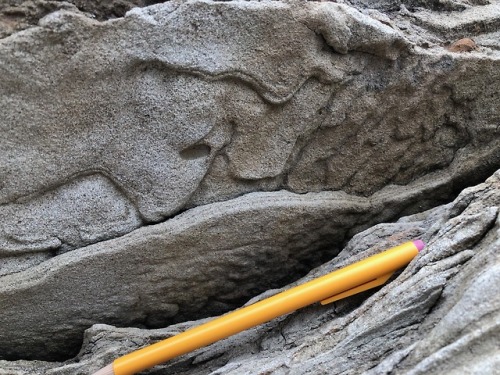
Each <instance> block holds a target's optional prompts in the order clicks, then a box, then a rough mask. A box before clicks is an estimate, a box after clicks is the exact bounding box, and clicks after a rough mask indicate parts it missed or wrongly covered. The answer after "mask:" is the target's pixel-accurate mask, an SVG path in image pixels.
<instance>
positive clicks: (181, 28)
mask: <svg viewBox="0 0 500 375" xmlns="http://www.w3.org/2000/svg"><path fill="white" fill-rule="evenodd" d="M10 3H12V4H11V6H13V7H18V8H19V7H21V8H22V7H24V8H26V9H30V11H33V13H29V17H28V15H26V19H25V20H24V21H26V22H25V23H23V22H24V21H23V20H22V17H18V18H20V19H21V21H23V22H21V21H19V20H18V21H19V22H20V23H18V24H15V25H14V26H13V28H12V29H9V30H10V31H9V30H7V29H8V28H7V29H5V28H4V29H2V28H3V26H2V22H4V21H5V18H2V17H4V15H5V14H7V13H8V12H7V13H5V7H3V8H1V7H0V29H2V30H7V31H5V32H4V31H2V32H4V34H3V35H7V34H11V35H10V36H7V37H4V38H3V39H0V71H1V75H0V105H1V107H2V111H0V131H1V137H0V215H1V216H0V217H1V219H0V327H2V328H1V329H0V358H3V359H10V360H17V359H33V360H41V359H43V360H58V361H60V360H65V359H68V358H70V357H72V356H75V355H76V354H77V352H78V350H79V349H80V347H81V343H82V339H83V333H84V331H85V330H86V329H87V328H89V327H91V326H93V328H91V329H90V330H89V331H87V336H86V340H87V341H86V342H85V344H84V347H83V349H82V351H81V352H80V355H79V356H78V357H77V358H78V360H79V361H80V362H79V363H77V362H74V361H73V362H68V363H65V364H61V363H59V362H54V363H52V364H51V363H48V362H40V361H33V362H19V363H17V364H16V363H13V362H12V363H11V362H7V361H4V362H1V363H0V374H2V372H1V371H4V374H11V373H14V374H20V373H30V371H31V372H32V373H33V372H34V373H37V374H38V373H40V372H43V371H45V372H47V373H50V372H51V371H52V372H53V373H54V374H58V373H61V374H64V373H68V374H69V373H78V371H80V373H87V372H88V371H89V368H92V369H94V368H95V367H98V366H100V365H101V364H103V363H104V362H105V361H107V360H110V359H111V357H113V356H115V355H117V354H119V353H122V352H125V351H128V350H132V349H133V348H135V347H137V346H140V345H142V344H144V343H146V342H147V341H148V340H152V339H155V338H159V337H162V336H164V335H165V334H168V333H167V332H169V330H159V331H141V330H137V329H132V328H127V327H138V328H148V329H151V328H157V327H165V326H166V325H168V324H171V323H177V322H182V321H185V320H189V319H198V318H202V317H206V316H210V315H216V314H220V313H222V312H224V311H227V310H229V309H232V308H234V307H236V306H238V305H240V304H241V303H243V302H244V301H246V300H248V298H250V297H251V296H254V295H256V294H258V293H260V292H262V291H264V290H267V289H269V288H274V287H279V286H281V285H283V284H285V283H287V282H290V281H291V280H294V279H296V278H298V277H300V276H302V275H304V273H305V272H307V271H308V270H309V269H310V268H311V267H314V266H317V265H319V264H320V263H322V262H323V261H325V259H330V258H331V257H333V256H335V255H336V254H337V253H338V252H339V251H340V250H341V249H342V248H343V247H344V245H345V243H346V241H347V240H348V239H350V238H351V237H352V236H353V235H355V234H356V233H359V232H361V231H363V230H365V229H367V228H370V227H371V226H373V225H375V224H377V223H380V222H389V221H394V220H396V219H397V218H399V217H401V216H402V215H407V214H409V213H415V212H421V211H423V210H426V209H428V208H430V207H434V206H436V205H438V204H442V203H443V202H445V201H449V200H450V199H451V198H452V197H454V196H455V195H456V194H457V193H458V192H459V191H460V190H462V189H463V188H464V187H466V186H471V185H473V184H475V183H477V182H478V181H482V180H484V178H486V177H487V176H489V175H491V173H493V171H495V170H497V169H498V168H500V137H499V129H500V128H499V124H500V52H499V50H500V42H499V38H498V35H499V33H500V13H499V11H498V9H500V5H499V2H498V1H492V2H491V3H489V4H487V5H480V4H479V3H480V1H479V2H466V1H448V2H439V3H436V2H434V1H426V0H407V1H398V0H394V1H393V0H388V1H383V2H371V1H370V0H366V1H365V0H361V1H352V2H351V3H350V4H351V5H353V6H350V5H347V4H338V3H331V2H306V3H303V2H295V1H291V2H252V1H250V2H246V1H245V2H244V1H241V2H240V1H235V2H210V1H186V2H183V1H172V2H168V3H165V4H158V5H154V6H150V7H147V8H135V9H133V10H131V11H130V12H128V13H127V14H126V15H125V16H124V17H123V18H117V19H113V20H108V21H105V22H100V21H98V20H103V19H107V18H110V17H111V18H112V17H113V12H112V11H109V10H106V7H105V6H104V5H102V4H101V2H95V3H86V5H85V6H86V7H87V8H85V9H83V8H82V7H83V5H82V4H79V3H77V2H76V1H75V2H72V3H74V4H76V6H77V7H78V8H80V9H81V10H84V11H85V12H90V13H91V14H94V15H95V18H97V20H96V19H95V18H93V17H92V16H91V15H89V14H88V13H82V12H79V11H78V9H77V8H76V7H75V6H73V5H71V4H69V3H65V2H55V1H42V0H36V1H35V0H34V1H32V2H28V1H20V0H19V1H17V0H12V1H11V2H10ZM28 3H30V4H35V5H33V6H34V7H31V8H30V7H29V6H28V5H29V4H28ZM117 3H118V2H117ZM372 3H373V4H372ZM27 4H28V5H27ZM120 4H122V5H123V4H124V6H125V7H129V6H130V4H143V3H142V2H135V1H124V2H121V3H120ZM94 5H95V7H94ZM101 5H102V6H101ZM40 6H42V7H41V8H40ZM43 7H45V8H43ZM24 8H23V9H24ZM40 9H42V10H43V11H42V10H40ZM55 9H62V10H59V11H57V12H53V13H50V12H52V10H55ZM441 10H445V11H446V12H444V13H443V12H440V11H441ZM99 12H101V13H99ZM117 12H118V11H117ZM47 13H48V15H46V16H45V17H44V18H42V19H40V21H39V24H38V26H36V27H30V25H32V24H33V23H34V22H35V21H34V20H38V19H39V18H40V17H41V16H42V15H45V14H47ZM11 14H12V13H11ZM14 14H15V12H14ZM115 15H119V12H118V13H117V14H115ZM16 17H17V16H16ZM30 17H32V18H30ZM28 18H29V19H28ZM440 20H442V21H440ZM483 20H484V22H483ZM9 22H10V21H9ZM16 22H17V21H16ZM23 28H26V29H25V30H23V31H17V32H15V31H16V30H18V29H23ZM464 38H472V39H473V41H474V43H475V46H474V48H471V49H470V50H468V49H465V50H464V49H463V48H460V49H456V48H450V46H454V45H456V42H457V41H458V40H463V39H464ZM497 181H498V175H496V177H494V178H492V179H491V180H490V181H489V182H488V184H487V185H484V186H482V187H480V188H478V189H476V190H474V191H472V193H471V192H470V191H466V192H464V193H463V194H462V195H461V198H460V199H459V200H457V201H456V202H455V203H454V204H453V205H451V206H445V207H441V208H439V209H436V210H434V211H431V212H426V213H424V214H420V216H414V217H411V218H410V219H404V220H400V221H399V222H398V223H397V224H391V225H389V224H385V225H384V226H375V227H373V228H372V229H371V230H370V231H369V232H365V233H364V234H363V235H362V236H357V237H355V238H354V240H353V241H352V242H350V243H349V244H348V245H347V247H345V249H344V250H343V251H342V253H341V254H340V255H339V256H338V257H336V258H335V261H334V262H335V263H331V264H328V265H326V266H324V267H323V269H320V270H317V271H316V272H322V271H323V270H325V269H328V268H331V267H336V266H339V265H342V264H345V263H346V262H350V261H353V260H355V259H357V258H358V257H361V256H364V255H366V254H368V253H371V252H375V251H377V250H380V249H381V247H382V246H385V245H390V244H392V243H395V242H399V241H401V240H405V239H407V238H413V237H415V236H419V235H422V236H424V238H425V239H427V240H429V241H430V245H429V248H428V250H427V251H428V252H427V253H426V254H427V255H424V256H422V257H421V258H420V259H421V260H418V261H417V262H415V263H413V264H412V265H411V266H410V267H409V268H408V269H407V270H406V271H405V272H404V273H403V274H401V275H400V277H399V278H398V279H396V280H395V281H394V282H393V283H391V284H390V285H388V286H387V287H385V288H384V289H383V290H382V292H381V293H377V294H375V296H374V297H371V298H370V299H368V300H367V301H366V302H365V303H364V304H363V305H361V307H359V304H360V303H361V302H362V301H363V299H364V298H365V297H366V295H364V296H359V297H356V298H354V299H353V300H350V301H348V302H342V303H340V304H338V305H336V306H335V311H332V310H331V309H327V310H321V309H317V308H310V309H307V310H305V311H304V312H300V313H298V314H295V315H293V316H291V317H289V318H285V319H284V320H280V322H275V323H271V324H269V325H266V326H264V327H261V328H259V329H256V330H253V331H251V332H248V333H245V334H243V335H241V336H238V338H233V339H230V340H228V341H226V342H224V343H221V344H220V345H219V346H214V347H213V348H216V349H212V348H211V349H207V350H203V351H201V352H200V353H201V354H197V355H196V357H186V358H187V359H180V360H178V361H175V362H173V364H169V365H166V366H165V367H167V368H168V369H169V370H168V371H178V372H179V373H182V372H189V373H191V372H192V373H209V372H210V371H215V373H218V372H223V373H231V372H234V373H252V372H255V369H258V371H260V372H262V373H264V372H265V371H267V370H266V369H269V371H273V372H275V373H280V371H281V372H289V373H308V372H310V373H317V372H322V371H323V372H326V373H335V371H337V373H339V372H341V371H344V372H346V373H349V372H350V371H351V372H352V371H354V369H355V368H356V367H353V366H355V365H357V366H358V367H357V369H364V370H369V369H370V368H371V369H372V370H371V371H374V372H375V373H383V372H384V371H386V370H384V369H388V370H387V371H393V370H394V371H395V372H398V371H400V372H403V371H414V372H416V373H418V372H423V371H427V372H428V371H434V370H435V369H436V368H438V366H442V367H443V368H445V369H448V368H451V367H450V366H455V365H454V364H453V363H455V362H453V361H450V360H449V359H448V358H450V357H449V356H450V355H452V354H450V353H454V352H456V353H461V350H462V349H461V348H462V347H461V346H460V345H465V346H464V347H474V345H476V343H475V342H476V341H474V340H476V339H473V337H476V336H477V337H478V339H477V341H478V342H479V343H478V345H480V346H481V350H483V351H484V353H490V352H491V351H492V350H494V348H495V346H494V345H495V343H494V339H493V338H492V337H494V336H492V334H491V332H494V331H495V330H498V325H495V324H497V323H495V321H494V319H497V318H496V317H497V316H498V314H497V313H496V311H498V303H497V300H496V299H495V298H494V296H493V298H492V299H491V300H492V304H491V306H485V307H479V308H478V310H477V314H478V315H477V314H476V315H474V314H471V316H470V320H466V319H461V318H460V314H461V313H462V311H463V310H464V309H469V306H471V305H474V304H475V303H477V301H476V300H474V298H473V295H474V293H475V292H474V291H475V290H479V291H481V292H480V293H481V294H485V293H486V292H482V288H484V285H485V284H487V283H492V282H494V280H493V281H491V280H492V278H494V276H493V275H494V272H495V270H494V269H493V270H492V271H487V269H490V267H494V264H496V263H497V258H495V256H493V255H491V254H492V253H491V252H492V250H491V249H492V248H494V246H496V245H495V242H494V241H496V240H495V238H496V237H495V236H496V234H495V233H496V232H495V230H493V229H491V228H492V227H494V228H497V224H495V218H496V215H497V212H496V210H497V207H498V199H497V197H498V192H497V190H496V189H497V187H495V186H496V184H497ZM484 191H487V192H488V193H487V194H486V193H484ZM483 193H484V194H486V196H483V195H484V194H483ZM488 194H489V195H488ZM471 202H472V203H471ZM474 207H476V208H474ZM462 210H465V211H463V212H462ZM474 210H478V211H477V212H481V214H477V215H476V216H474V215H473V212H475V211H474ZM441 226H443V228H442V231H441V232H438V230H439V229H440V228H441ZM446 228H448V229H449V230H448V231H446ZM492 233H493V234H492ZM379 237H380V238H385V239H386V241H385V242H381V243H379V241H380V239H379ZM478 241H479V242H478ZM376 243H379V244H378V245H377V246H375V244H376ZM372 245H374V246H372ZM468 248H470V249H474V250H473V251H476V252H477V255H474V256H473V252H471V251H468V250H467V249H468ZM364 250H367V251H366V252H364ZM481 254H483V255H481ZM484 254H486V255H484ZM488 254H490V255H488ZM426 257H427V261H428V263H427V265H425V264H424V263H423V262H424V260H423V259H424V258H426ZM485 257H490V259H489V261H486V260H484V259H486V258H485ZM469 258H471V260H468V259H469ZM474 259H475V260H474ZM481 259H483V260H481ZM475 262H476V263H475ZM481 262H483V263H481ZM461 264H465V265H464V266H463V267H462V268H460V267H459V265H461ZM478 264H481V267H482V268H483V269H484V270H485V274H484V275H483V274H481V275H480V274H479V269H480V268H481V267H480V266H478ZM488 272H489V273H488ZM461 275H462V276H461ZM466 279H467V280H466ZM460 280H461V281H462V284H461V285H463V287H464V288H468V289H467V290H469V289H470V292H464V293H462V292H461V290H460V283H459V281H460ZM474 280H477V282H476V281H474ZM410 286H411V287H412V288H410ZM447 293H448V294H447ZM462 294H463V295H462ZM376 296H378V297H376ZM353 301H354V302H353ZM452 305H453V306H458V307H452ZM34 306H36V308H34ZM488 309H490V310H488ZM486 311H493V312H492V313H487V316H488V317H490V316H493V318H492V319H493V321H492V320H488V319H490V318H488V317H486V318H484V317H482V316H480V315H481V314H482V312H485V314H486ZM388 312H391V314H393V315H391V316H394V318H393V319H392V320H391V319H389V321H387V313H388ZM384 314H385V315H384ZM488 314H489V315H488ZM330 319H334V320H333V323H331V324H326V323H324V322H325V321H326V320H330ZM441 319H442V320H441ZM310 321H313V322H314V324H315V325H316V326H310V325H308V323H307V322H310ZM438 321H439V322H438ZM299 322H300V324H299ZM303 322H306V324H303ZM407 322H409V323H408V324H407ZM476 322H479V323H477V324H478V326H479V325H481V329H483V328H484V330H481V329H479V330H475V328H474V327H475V326H474V325H475V324H476ZM96 324H97V325H96ZM99 324H110V325H114V326H120V327H125V328H120V329H115V328H112V327H110V326H103V325H99ZM185 325H186V324H184V325H183V326H185ZM187 325H189V324H187ZM465 325H467V327H468V325H473V327H472V328H470V329H471V331H470V334H471V336H467V337H466V336H463V337H462V336H461V335H462V334H464V335H465V333H464V332H468V331H467V329H469V328H466V327H465ZM280 327H286V329H285V328H283V329H285V330H283V329H281V328H280ZM336 327H337V328H336ZM450 327H451V328H453V329H451V328H450ZM454 327H455V328H454ZM460 327H461V328H460ZM488 327H490V328H488ZM316 328H321V329H322V330H323V332H328V333H330V334H329V335H327V337H326V338H325V340H326V341H325V340H321V339H320V338H319V334H318V331H317V330H316ZM448 328H450V329H449V330H448ZM172 329H177V328H176V327H174V328H172ZM268 330H271V331H270V333H269V332H268V333H267V334H266V335H264V333H265V332H266V331H268ZM337 330H338V331H337ZM448 331H449V335H448V334H444V333H443V332H448ZM113 337H114V338H115V339H116V340H117V341H120V340H125V341H127V340H129V339H130V338H132V339H133V341H132V342H129V343H125V344H124V345H121V343H113V342H112V338H113ZM307 337H309V338H307ZM421 337H423V338H424V340H421V342H420V343H419V342H417V341H418V340H420V338H421ZM245 338H247V339H248V340H249V341H245V340H246V339H245ZM282 338H283V340H284V342H282ZM417 338H418V339H417ZM382 339H384V340H386V343H385V342H383V340H382ZM457 340H458V341H457ZM460 340H462V341H460ZM459 341H460V342H459ZM256 342H257V343H258V345H256V344H255V343H256ZM450 342H453V343H455V342H456V345H455V346H453V345H452V346H450V345H451V344H450ZM462 342H465V344H462ZM134 343H135V344H134ZM101 345H102V346H101ZM226 349H227V350H226ZM212 350H215V351H212ZM283 350H285V351H284V352H283ZM214 353H215V354H214ZM249 353H255V354H256V355H249ZM321 353H322V354H321ZM351 353H352V354H351ZM216 357H218V358H216ZM426 357H427V358H428V359H424V358H426ZM462 357H463V362H460V363H463V366H464V368H465V367H466V366H483V369H487V367H486V366H494V365H495V362H494V359H492V360H488V361H484V363H485V364H484V365H482V364H481V363H482V362H480V361H479V360H477V361H470V360H469V359H470V355H469V354H467V353H465V354H463V355H462ZM490 357H491V356H490ZM490 357H489V358H490ZM192 358H196V359H195V363H200V365H199V366H195V367H192V366H188V365H187V364H186V363H191V361H192ZM205 358H206V361H205ZM293 358H296V359H293ZM332 358H333V359H332ZM492 358H494V357H492ZM186 361H187V362H186ZM439 361H442V363H441V364H438V362H439ZM203 362H206V363H203ZM452 362H453V363H452ZM456 363H459V362H456ZM171 366H174V367H171ZM447 366H448V367H447ZM457 366H458V365H457ZM460 366H462V365H460ZM217 368H218V369H219V370H214V369H217ZM470 368H471V369H472V368H473V367H470ZM2 369H5V370H2ZM159 371H160V373H161V371H165V370H162V369H160V370H159ZM450 371H451V370H450Z"/></svg>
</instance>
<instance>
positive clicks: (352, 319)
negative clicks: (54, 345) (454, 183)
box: [0, 171, 500, 375]
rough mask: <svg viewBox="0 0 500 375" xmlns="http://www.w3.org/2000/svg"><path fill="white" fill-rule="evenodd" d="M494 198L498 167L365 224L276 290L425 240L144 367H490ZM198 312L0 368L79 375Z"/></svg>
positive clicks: (104, 330) (497, 309)
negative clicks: (332, 297)
mask: <svg viewBox="0 0 500 375" xmlns="http://www.w3.org/2000/svg"><path fill="white" fill-rule="evenodd" d="M499 207H500V171H498V172H497V173H496V174H494V175H493V176H492V177H491V178H490V179H488V180H487V181H486V182H485V183H484V184H481V185H478V186H476V187H473V188H469V189H466V190H465V191H463V192H462V193H461V194H460V195H459V197H458V198H457V199H456V200H455V201H454V202H453V203H450V204H448V205H444V206H440V207H437V208H434V209H432V210H430V211H426V212H423V213H420V214H416V215H413V216H409V217H404V218H401V219H400V220H398V221H397V222H396V223H392V224H380V225H377V226H374V227H372V228H370V229H368V230H366V231H364V232H362V233H360V234H358V235H356V236H354V237H353V239H352V240H351V241H349V243H348V244H347V245H346V247H345V248H344V249H343V250H342V251H341V252H340V253H339V254H338V256H337V257H335V259H334V260H332V261H330V262H327V263H325V264H324V265H322V266H321V267H319V268H317V269H315V270H313V271H312V272H310V273H309V274H308V275H307V276H306V277H304V278H303V279H301V280H298V281H297V282H296V283H293V284H291V285H289V286H288V287H291V286H293V285H296V284H297V283H302V282H305V281H308V280H310V279H312V278H313V277H318V276H320V275H322V274H325V273H328V272H331V271H332V270H335V269H337V268H340V267H343V266H345V265H347V264H350V263H352V262H354V261H357V260H359V259H362V258H364V257H367V256H369V255H372V254H374V253H377V252H379V251H381V250H383V249H384V248H387V247H390V246H392V245H396V244H398V243H401V242H402V241H405V240H408V239H411V238H417V237H420V238H422V239H424V240H425V242H426V243H427V246H426V248H425V249H424V250H423V251H422V252H421V253H420V254H419V255H418V256H417V257H416V258H415V259H414V260H413V261H412V262H411V263H410V264H409V265H408V266H407V267H406V268H405V269H404V270H403V271H402V272H401V273H399V274H398V275H397V276H396V277H394V278H393V279H392V280H391V281H389V283H387V284H386V285H384V286H383V287H382V288H380V289H379V290H377V291H367V292H364V293H362V294H360V295H357V296H354V297H351V298H348V299H345V300H341V301H338V302H336V303H333V304H330V305H326V306H311V307H308V308H305V309H302V310H300V311H297V312H295V313H292V314H289V315H287V316H286V317H282V318H279V319H276V320H274V321H272V322H270V323H267V324H265V325H262V326H259V327H256V328H254V329H251V330H248V331H246V332H243V333H241V334H238V335H236V336H233V337H231V338H228V339H226V340H223V341H221V342H218V343H215V344H213V345H211V346H209V347H207V348H203V349H199V350H197V351H196V352H193V353H191V354H188V355H185V356H183V357H180V358H178V359H175V360H172V361H171V362H169V363H167V364H164V365H161V366H158V367H156V368H155V369H152V370H150V371H146V372H144V374H174V373H175V374H200V375H201V374H235V375H236V374H359V373H366V374H371V375H376V374H377V375H378V374H389V373H394V374H443V373H446V374H450V373H457V374H465V373H473V374H495V373H497V370H498V365H499V364H500V356H499V353H500V351H499V349H500V348H499V346H498V345H499V341H498V337H499V333H500V295H499V294H498V291H497V286H498V283H499V282H500V279H499V276H500V255H499V254H500V253H499V252H498V250H499V249H500V219H499V215H498V213H499ZM279 291H280V290H272V291H269V292H266V293H264V294H263V295H261V296H259V297H257V298H255V299H253V300H252V301H250V303H251V302H254V301H256V300H258V299H261V298H265V297H268V296H270V295H272V294H274V293H276V292H279ZM203 321H204V320H202V321H195V322H189V323H181V324H178V325H175V326H171V327H169V328H165V329H159V330H141V329H135V328H115V327H113V326H108V325H102V324H101V325H95V326H93V327H92V328H90V329H89V330H87V332H86V334H85V340H84V344H83V347H82V350H81V351H80V353H79V355H78V357H77V360H72V361H68V362H66V363H49V362H28V361H24V362H18V363H9V362H6V361H3V362H0V365H2V366H5V367H4V368H5V369H6V370H4V373H5V374H16V375H21V374H30V373H31V372H30V371H32V369H38V371H40V370H43V371H44V373H45V374H51V375H66V374H67V375H70V374H72V375H79V374H81V375H84V374H89V373H91V372H92V371H94V370H97V369H98V368H100V367H103V366H104V365H105V364H107V363H109V362H111V361H112V360H113V359H114V358H116V357H118V356H120V355H123V354H126V353H127V352H130V351H132V350H135V349H138V348H140V347H142V346H144V345H148V344H151V343H153V342H155V341H158V340H161V339H164V338H166V337H169V336H171V335H173V334H176V333H179V332H182V331H183V330H185V329H187V328H189V327H192V326H195V325H198V324H201V323H203ZM5 371H6V372H5ZM0 374H2V372H1V371H0Z"/></svg>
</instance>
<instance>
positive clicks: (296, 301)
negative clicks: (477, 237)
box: [94, 240, 425, 375]
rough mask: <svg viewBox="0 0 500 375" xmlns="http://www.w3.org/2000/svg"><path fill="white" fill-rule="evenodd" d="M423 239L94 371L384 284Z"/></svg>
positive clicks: (137, 363) (163, 355)
mask: <svg viewBox="0 0 500 375" xmlns="http://www.w3.org/2000/svg"><path fill="white" fill-rule="evenodd" d="M424 246H425V245H424V243H423V242H422V241H421V240H416V241H412V242H406V243H404V244H401V245H399V246H396V247H393V248H391V249H389V250H386V251H384V252H382V253H379V254H376V255H373V256H371V257H369V258H366V259H364V260H361V261H359V262H357V263H354V264H351V265H349V266H347V267H344V268H341V269H339V270H337V271H334V272H331V273H329V274H327V275H324V276H321V277H319V278H316V279H314V280H311V281H309V282H307V283H304V284H301V285H299V286H296V287H294V288H291V289H288V290H286V291H284V292H281V293H278V294H276V295H274V296H272V297H269V298H266V299H264V300H262V301H259V302H256V303H254V304H252V305H249V306H246V307H243V308H240V309H238V310H235V311H232V312H230V313H227V314H225V315H223V316H221V317H218V318H215V319H213V320H211V321H209V322H207V323H204V324H202V325H200V326H197V327H193V328H191V329H188V330H187V331H185V332H182V333H180V334H178V335H175V336H172V337H170V338H168V339H166V340H163V341H160V342H157V343H155V344H152V345H149V346H147V347H145V348H142V349H139V350H137V351H134V352H132V353H129V354H126V355H124V356H122V357H120V358H117V359H115V360H114V361H113V363H111V364H109V365H108V366H106V367H104V368H102V369H101V370H99V371H97V372H96V373H94V375H133V374H136V373H137V372H140V371H143V370H146V369H148V368H151V367H153V366H155V365H158V364H160V363H163V362H166V361H168V360H170V359H172V358H175V357H178V356H180V355H182V354H186V353H189V352H191V351H193V350H195V349H198V348H201V347H204V346H207V345H209V344H212V343H214V342H216V341H219V340H222V339H224V338H227V337H229V336H232V335H234V334H236V333H239V332H242V331H244V330H247V329H249V328H252V327H255V326H257V325H259V324H262V323H265V322H268V321H270V320H272V319H274V318H277V317H279V316H282V315H285V314H288V313H291V312H293V311H295V310H298V309H300V308H302V307H305V306H308V305H311V304H313V303H316V302H321V303H322V304H327V303H331V302H333V301H336V300H339V299H341V298H345V297H348V296H350V295H353V294H356V293H360V292H362V291H364V290H367V289H370V288H373V287H375V286H378V285H381V284H383V283H384V282H385V281H387V280H388V279H389V278H390V276H391V275H392V274H393V273H394V272H395V271H396V270H398V269H399V268H402V267H404V266H405V265H407V264H408V263H409V262H410V261H411V260H412V259H413V258H414V257H415V256H416V255H417V254H418V253H419V252H420V251H421V250H422V249H423V248H424Z"/></svg>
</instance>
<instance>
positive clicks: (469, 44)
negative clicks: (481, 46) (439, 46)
mask: <svg viewBox="0 0 500 375" xmlns="http://www.w3.org/2000/svg"><path fill="white" fill-rule="evenodd" d="M447 49H448V51H450V52H458V53H460V52H471V51H474V50H476V49H477V44H476V42H474V40H473V39H471V38H463V39H459V40H457V41H456V42H454V43H452V44H450V45H449V46H448V48H447Z"/></svg>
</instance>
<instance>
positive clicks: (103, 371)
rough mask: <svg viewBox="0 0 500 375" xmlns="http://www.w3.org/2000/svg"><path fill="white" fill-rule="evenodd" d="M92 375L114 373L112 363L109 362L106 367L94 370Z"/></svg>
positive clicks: (112, 374)
mask: <svg viewBox="0 0 500 375" xmlns="http://www.w3.org/2000/svg"><path fill="white" fill-rule="evenodd" d="M93 375H115V372H114V371H113V364H112V363H110V364H109V365H107V366H106V367H103V368H102V369H100V370H99V371H97V372H94V374H93Z"/></svg>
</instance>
